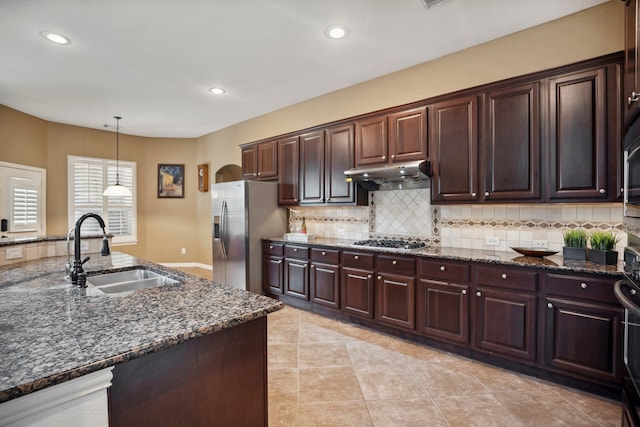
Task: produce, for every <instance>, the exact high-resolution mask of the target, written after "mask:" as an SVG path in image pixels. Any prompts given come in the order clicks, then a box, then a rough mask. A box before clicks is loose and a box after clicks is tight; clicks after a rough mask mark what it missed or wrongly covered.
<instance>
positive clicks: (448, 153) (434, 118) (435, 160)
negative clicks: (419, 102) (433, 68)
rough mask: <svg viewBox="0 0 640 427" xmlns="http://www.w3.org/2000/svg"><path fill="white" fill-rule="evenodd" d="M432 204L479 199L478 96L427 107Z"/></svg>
mask: <svg viewBox="0 0 640 427" xmlns="http://www.w3.org/2000/svg"><path fill="white" fill-rule="evenodd" d="M429 111H430V118H429V121H430V143H431V150H432V153H433V154H432V156H431V157H432V168H433V177H432V182H433V186H432V198H433V200H434V201H447V202H449V201H451V202H457V201H475V200H478V97H477V96H467V97H462V98H456V99H452V100H448V101H443V102H440V103H437V104H434V105H431V106H429Z"/></svg>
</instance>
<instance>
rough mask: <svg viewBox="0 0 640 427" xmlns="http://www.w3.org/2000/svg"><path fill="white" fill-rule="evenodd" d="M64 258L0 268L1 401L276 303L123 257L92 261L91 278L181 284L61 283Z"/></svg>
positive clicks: (212, 328) (270, 309)
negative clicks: (121, 288) (107, 287)
mask: <svg viewBox="0 0 640 427" xmlns="http://www.w3.org/2000/svg"><path fill="white" fill-rule="evenodd" d="M65 261H66V257H52V258H43V259H39V260H36V261H29V262H24V263H20V264H14V265H11V266H7V267H2V268H0V403H1V402H5V401H8V400H11V399H14V398H17V397H20V396H23V395H25V394H28V393H31V392H34V391H37V390H40V389H44V388H46V387H49V386H52V385H55V384H59V383H61V382H64V381H67V380H71V379H73V378H77V377H79V376H82V375H85V374H88V373H90V372H94V371H97V370H100V369H103V368H107V367H110V366H113V365H116V364H118V363H122V362H126V361H128V360H131V359H134V358H137V357H141V356H144V355H145V354H149V353H153V352H155V351H159V350H163V349H165V348H168V347H171V346H174V345H177V344H180V343H181V342H184V341H187V340H190V339H193V338H197V337H200V336H203V335H206V334H210V333H213V332H216V331H219V330H222V329H225V328H231V327H233V326H235V325H238V324H240V323H244V322H247V321H250V320H252V319H256V318H259V317H262V316H265V315H267V314H268V313H270V312H273V311H277V310H279V309H281V308H282V307H283V305H282V303H280V302H278V301H276V300H273V299H270V298H267V297H264V296H261V295H256V294H253V293H250V292H246V291H243V290H238V289H233V288H230V287H227V286H223V285H219V284H215V283H212V282H211V281H209V280H206V279H202V278H198V277H195V276H191V275H188V274H185V273H182V272H179V271H176V270H173V269H169V268H165V267H162V266H160V265H158V264H154V263H150V262H148V261H145V260H142V259H139V258H135V257H132V256H129V255H125V254H121V253H114V254H112V255H111V256H108V257H100V256H92V259H91V260H90V261H89V262H88V263H87V264H85V270H86V271H87V272H88V274H89V275H91V274H92V273H99V272H106V271H109V272H111V271H119V270H127V269H130V268H132V267H143V268H148V269H151V270H154V271H158V272H162V273H163V274H166V275H168V276H171V277H172V278H175V279H177V280H179V282H180V283H179V284H174V285H165V286H160V287H157V288H148V289H141V290H138V291H133V292H126V293H122V294H103V293H102V292H100V291H98V290H96V289H92V288H87V289H84V288H79V287H77V286H74V285H71V284H70V283H68V282H67V281H65V279H64V263H65Z"/></svg>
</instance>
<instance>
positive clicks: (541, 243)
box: [531, 240, 549, 249]
mask: <svg viewBox="0 0 640 427" xmlns="http://www.w3.org/2000/svg"><path fill="white" fill-rule="evenodd" d="M531 246H532V247H534V248H537V249H547V248H548V247H549V241H548V240H534V241H533V242H532V244H531Z"/></svg>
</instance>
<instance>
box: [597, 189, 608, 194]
mask: <svg viewBox="0 0 640 427" xmlns="http://www.w3.org/2000/svg"><path fill="white" fill-rule="evenodd" d="M598 193H600V194H607V190H605V189H604V188H601V189H599V190H598Z"/></svg>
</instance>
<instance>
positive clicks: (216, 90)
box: [209, 87, 226, 95]
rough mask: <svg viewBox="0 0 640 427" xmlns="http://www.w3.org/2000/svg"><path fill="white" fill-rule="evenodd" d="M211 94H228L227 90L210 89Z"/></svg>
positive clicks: (219, 88)
mask: <svg viewBox="0 0 640 427" xmlns="http://www.w3.org/2000/svg"><path fill="white" fill-rule="evenodd" d="M209 92H211V93H212V94H214V95H222V94H223V93H225V92H226V90H224V89H222V88H221V87H210V88H209Z"/></svg>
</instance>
